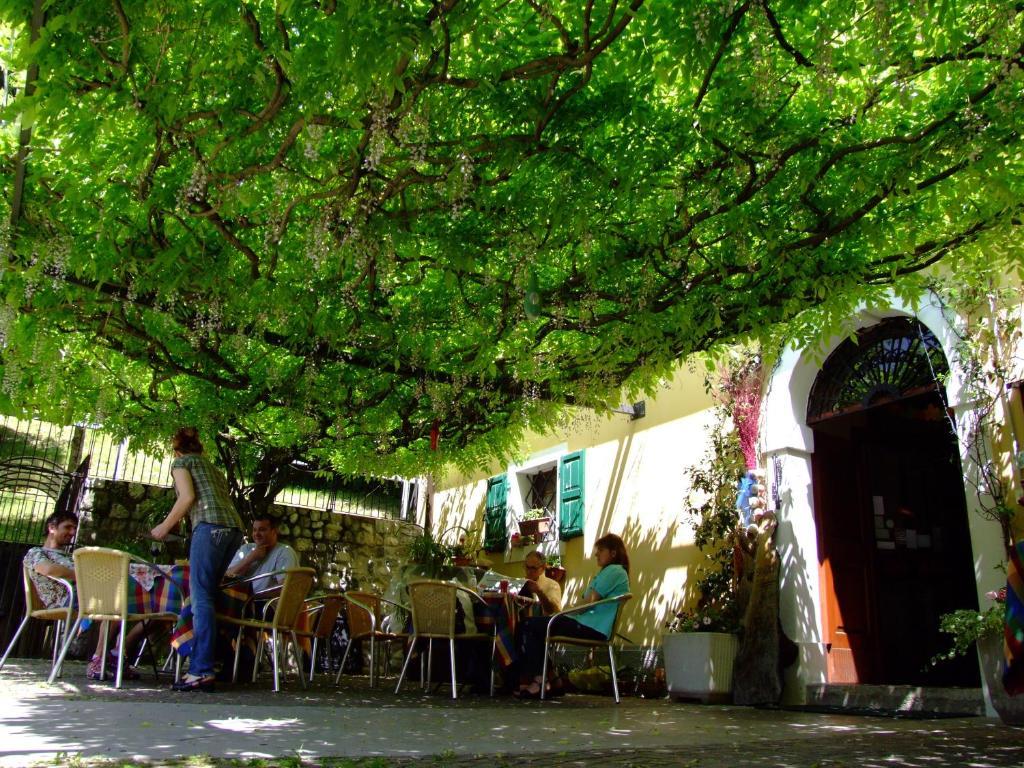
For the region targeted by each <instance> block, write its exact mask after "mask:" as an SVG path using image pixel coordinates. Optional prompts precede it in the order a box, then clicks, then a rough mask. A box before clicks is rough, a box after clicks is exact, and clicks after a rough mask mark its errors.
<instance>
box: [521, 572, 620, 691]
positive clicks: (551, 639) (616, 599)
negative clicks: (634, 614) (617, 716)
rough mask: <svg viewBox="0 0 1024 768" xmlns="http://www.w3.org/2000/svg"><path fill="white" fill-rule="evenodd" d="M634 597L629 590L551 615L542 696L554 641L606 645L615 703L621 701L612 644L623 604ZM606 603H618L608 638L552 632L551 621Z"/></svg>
mask: <svg viewBox="0 0 1024 768" xmlns="http://www.w3.org/2000/svg"><path fill="white" fill-rule="evenodd" d="M632 599H633V595H632V594H630V593H629V592H627V593H626V594H624V595H619V596H618V597H608V598H605V599H604V600H596V601H594V602H593V603H587V604H586V605H577V606H574V607H572V608H566V609H565V610H564V611H560V612H559V613H555V614H552V615H551V618H550V619H548V626H547V630H546V631H545V633H544V668H543V670H542V671H541V676H540V697H541V698H542V699H543V698H544V691H545V690H546V689H547V684H548V647H549V646H550V645H551V644H552V643H557V644H559V645H582V646H585V647H588V648H600V647H602V646H605V647H607V648H608V663H609V664H610V665H611V671H612V688H613V689H614V691H615V703H616V704H618V703H619V678H618V675H617V674H616V672H615V648H614V646H613V645H612V644H613V643H614V642H615V638H616V636H617V635H618V633H619V619H620V618H622V606H623V605H625V603H626V602H627V601H629V600H632ZM604 603H616V604H617V605H616V608H615V621H614V622H613V623H612V631H611V632H610V633H609V634H608V639H607V640H585V639H583V638H581V637H563V636H559V635H552V634H551V622H553V621H554V620H555V619H556V618H558V617H559V616H572V615H573V614H576V613H581V612H582V611H586V610H588V609H589V608H593V607H594V606H595V605H602V604H604Z"/></svg>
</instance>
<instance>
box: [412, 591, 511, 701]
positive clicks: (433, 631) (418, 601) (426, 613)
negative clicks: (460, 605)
mask: <svg viewBox="0 0 1024 768" xmlns="http://www.w3.org/2000/svg"><path fill="white" fill-rule="evenodd" d="M459 593H462V594H465V595H468V596H469V597H470V599H475V600H478V601H480V602H481V603H484V599H483V598H482V597H480V595H478V594H477V593H476V592H473V591H472V590H470V589H466V587H463V586H462V585H460V584H456V583H454V582H450V581H433V580H424V581H411V582H409V602H410V606H411V610H412V634H411V635H410V639H411V641H412V642H410V643H409V652H408V653H407V654H406V656H405V663H404V664H402V674H401V675H400V676H399V678H398V685H396V686H395V693H398V691H399V690H400V689H401V687H402V681H403V680H404V679H405V672H406V669H408V667H409V660H410V659H411V658H412V654H413V651H414V650H415V648H416V641H417V640H419V639H421V638H424V639H426V640H427V642H428V645H427V672H428V677H429V673H430V669H431V661H432V658H431V657H432V656H433V651H434V640H435V639H442V640H448V650H449V653H450V654H451V655H450V662H451V672H452V698H453V699H457V698H458V697H459V686H458V682H457V681H456V679H455V641H456V640H481V641H483V640H489V641H490V643H491V658H490V661H491V689H490V693H491V695H492V696H493V695H494V653H495V647H496V643H497V634H496V631H497V624H495V627H494V630H493V631H492V632H491V633H490V634H485V633H483V632H462V633H457V632H456V631H455V621H456V618H457V608H456V605H457V599H456V598H457V595H458V594H459ZM484 604H486V603H484Z"/></svg>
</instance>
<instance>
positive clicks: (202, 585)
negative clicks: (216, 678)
mask: <svg viewBox="0 0 1024 768" xmlns="http://www.w3.org/2000/svg"><path fill="white" fill-rule="evenodd" d="M241 544H242V532H241V531H240V530H238V529H237V528H227V527H225V526H223V525H211V524H210V523H199V525H197V526H196V527H195V529H194V530H193V531H192V545H191V547H190V548H189V552H188V560H189V576H188V582H189V594H190V597H189V599H190V601H191V603H192V631H193V637H192V660H191V661H190V662H189V666H188V671H189V672H190V673H191V674H193V675H199V676H201V677H210V676H212V675H213V658H214V645H215V644H216V640H217V626H216V618H215V616H216V614H215V611H216V608H215V603H216V599H217V595H218V593H219V592H220V582H221V579H223V578H224V572H225V571H226V570H227V569H228V566H229V565H230V564H231V558H233V557H234V556H235V552H236V551H237V550H238V548H239V547H240V546H241Z"/></svg>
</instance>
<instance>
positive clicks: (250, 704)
mask: <svg viewBox="0 0 1024 768" xmlns="http://www.w3.org/2000/svg"><path fill="white" fill-rule="evenodd" d="M46 672H47V667H46V664H45V663H44V662H39V661H24V660H14V661H12V662H10V663H9V665H8V667H6V668H5V669H4V670H3V672H0V765H33V764H41V763H49V764H51V765H52V764H54V761H57V762H58V763H66V762H67V761H68V759H69V756H80V757H82V758H93V757H94V758H99V757H108V758H114V759H122V760H123V759H126V758H131V759H135V760H144V761H153V762H160V761H162V760H168V759H171V758H174V757H178V756H191V755H211V756H214V757H228V758H239V759H248V758H259V757H262V758H272V757H290V758H295V757H297V756H298V757H303V758H305V759H307V760H309V761H311V762H312V763H315V761H316V759H318V758H322V757H385V758H388V759H389V762H390V763H392V764H394V765H410V766H415V765H418V764H420V763H422V764H424V765H425V766H426V765H431V766H440V765H445V766H460V767H464V768H500V767H501V766H513V765H515V766H541V765H543V766H545V767H546V768H558V767H560V766H586V767H587V768H604V767H605V766H608V767H610V766H616V767H621V768H625V767H627V766H637V767H639V766H652V767H653V766H694V767H698V766H699V767H700V768H715V767H717V766H722V767H723V768H724V766H763V767H764V768H767V767H768V766H773V767H784V766H802V767H803V768H811V766H821V767H823V766H880V767H881V766H885V767H886V768H889V767H890V766H903V765H906V766H922V767H924V766H927V767H928V768H943V767H945V766H950V767H951V766H1024V730H1020V729H1014V728H1008V727H1006V726H1004V725H1002V724H1000V723H998V722H997V721H994V720H986V719H984V718H955V719H937V720H900V719H887V718H876V717H858V716H851V715H833V714H811V713H806V712H793V711H780V710H763V709H749V708H743V707H726V706H702V705H698V704H682V703H679V702H675V701H670V700H668V699H660V700H643V699H636V698H628V699H623V701H622V704H620V705H618V706H616V704H615V703H614V701H612V700H611V699H610V698H605V697H599V696H582V695H569V696H566V697H564V698H561V699H557V700H555V701H551V702H519V701H515V700H513V699H506V698H496V699H489V698H487V697H479V696H466V697H465V698H462V699H459V700H458V701H452V700H451V698H450V697H449V696H448V695H447V693H446V691H445V690H442V692H441V693H436V694H424V693H422V692H420V691H419V690H418V689H417V688H416V687H415V686H414V685H411V686H409V689H408V691H407V692H403V693H402V694H400V695H397V696H396V695H394V694H393V693H392V692H391V691H389V690H387V689H384V690H370V689H368V688H367V687H366V684H365V681H364V680H358V679H356V681H355V682H352V680H351V679H350V678H348V677H346V678H344V680H343V685H342V686H341V688H338V689H336V688H334V687H333V686H332V685H330V684H329V682H330V681H328V680H326V679H325V678H322V677H321V678H320V679H319V680H318V681H317V684H316V685H314V686H313V687H312V688H311V689H310V690H308V691H302V689H301V688H299V687H298V686H297V684H296V683H295V682H294V681H290V682H289V684H288V685H287V687H286V690H285V691H283V692H282V693H280V694H274V693H273V692H272V691H271V690H270V689H269V686H268V685H267V684H266V683H261V684H259V685H256V686H251V685H249V686H237V687H223V688H222V690H220V691H218V692H217V693H213V694H200V693H194V694H176V693H172V692H170V691H168V690H167V689H166V683H161V684H160V685H156V684H155V683H154V682H153V680H152V677H151V676H147V677H148V679H144V680H142V681H140V682H134V683H127V687H126V688H125V689H123V690H120V691H115V690H114V689H113V688H112V686H110V685H109V684H93V683H88V682H87V681H86V680H85V677H84V668H83V665H81V664H69V665H67V669H66V671H65V675H64V679H63V681H62V682H60V683H58V684H56V685H53V686H49V685H46V683H45V682H44V681H45V676H46Z"/></svg>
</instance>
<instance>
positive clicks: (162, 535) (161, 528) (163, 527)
mask: <svg viewBox="0 0 1024 768" xmlns="http://www.w3.org/2000/svg"><path fill="white" fill-rule="evenodd" d="M170 532H171V528H170V526H169V525H167V523H165V522H164V523H160V525H158V526H156V528H154V529H153V530H151V531H150V532H149V535H150V536H152V537H153V538H154V539H156V540H157V541H163V540H164V539H166V538H167V534H169V533H170Z"/></svg>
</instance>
